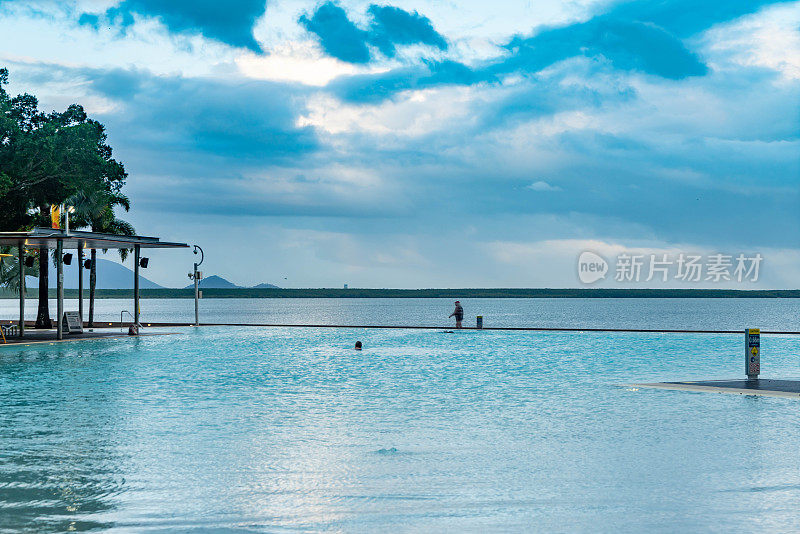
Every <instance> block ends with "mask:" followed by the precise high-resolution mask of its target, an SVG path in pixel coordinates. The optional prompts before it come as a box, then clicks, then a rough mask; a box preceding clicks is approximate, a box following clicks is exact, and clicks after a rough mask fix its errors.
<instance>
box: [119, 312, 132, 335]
mask: <svg viewBox="0 0 800 534" xmlns="http://www.w3.org/2000/svg"><path fill="white" fill-rule="evenodd" d="M126 313H127V314H128V315H130V316H131V324H133V319H134V318H133V314H132V313H131V312H129V311H128V310H122V311H121V312H119V327H120V330H123V331H124V330H125V325H123V324H122V316H123V315H124V314H126Z"/></svg>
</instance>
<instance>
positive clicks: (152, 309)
mask: <svg viewBox="0 0 800 534" xmlns="http://www.w3.org/2000/svg"><path fill="white" fill-rule="evenodd" d="M461 301H462V303H463V305H464V311H465V316H464V324H465V325H469V326H472V325H474V324H475V316H477V315H482V316H483V321H484V325H486V326H539V327H554V328H558V327H575V328H662V329H683V330H741V329H744V328H762V329H770V330H778V331H794V332H797V331H800V299H783V298H781V299H776V298H770V299H749V298H748V299H744V298H736V299H705V298H703V299H696V298H690V299H598V298H593V299H461ZM26 304H27V311H26V316H27V317H28V319H30V320H33V319H35V318H36V306H37V301H36V299H28V300H27V301H26ZM85 305H86V306H87V308H86V310H87V311H86V312H85V314H84V315H86V316H88V304H85ZM96 305H97V312H96V315H95V317H96V318H97V320H99V321H119V318H120V311H122V310H133V302H132V301H131V299H99V300H97V302H96ZM140 308H141V313H142V315H141V316H142V321H144V322H147V321H153V322H162V321H163V322H183V323H187V322H194V301H193V300H192V299H144V300H142V301H141V306H140ZM65 309H67V310H77V309H78V304H77V300H69V299H68V300H67V301H66V304H65ZM55 310H56V303H55V301H51V302H50V313H51V315H53V316H54V315H55ZM452 311H453V299H416V298H415V299H397V298H378V299H356V298H348V299H203V300H201V301H200V319H201V321H203V322H209V323H246V324H254V323H262V324H264V323H266V324H322V325H333V324H336V325H354V326H358V325H429V326H444V325H448V324H449V325H451V326H452V325H453V320H452V319H448V315H450V313H452ZM18 317H19V304H18V302H17V301H16V300H14V299H0V318H3V319H16V318H18ZM125 317H126V318H127V317H128V316H127V315H126V316H125Z"/></svg>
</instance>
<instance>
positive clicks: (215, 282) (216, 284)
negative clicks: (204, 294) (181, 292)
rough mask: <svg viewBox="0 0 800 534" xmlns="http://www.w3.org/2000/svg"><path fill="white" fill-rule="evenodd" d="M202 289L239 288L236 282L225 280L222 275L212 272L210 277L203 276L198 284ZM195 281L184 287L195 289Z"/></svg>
mask: <svg viewBox="0 0 800 534" xmlns="http://www.w3.org/2000/svg"><path fill="white" fill-rule="evenodd" d="M198 285H199V286H200V289H235V288H238V287H239V286H237V285H236V284H234V283H233V282H230V281H228V280H225V279H224V278H222V277H221V276H217V275H216V274H212V275H211V276H209V277H208V278H202V279H201V280H200V283H199V284H198ZM193 288H194V283H192V284H189V285H188V286H186V287H185V288H184V289H193Z"/></svg>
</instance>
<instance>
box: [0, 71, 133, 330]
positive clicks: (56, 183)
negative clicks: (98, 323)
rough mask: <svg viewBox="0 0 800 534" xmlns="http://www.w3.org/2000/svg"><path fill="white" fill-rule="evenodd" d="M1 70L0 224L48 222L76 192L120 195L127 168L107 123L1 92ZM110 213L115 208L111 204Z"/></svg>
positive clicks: (42, 271) (44, 316)
mask: <svg viewBox="0 0 800 534" xmlns="http://www.w3.org/2000/svg"><path fill="white" fill-rule="evenodd" d="M7 83H8V71H7V70H6V69H0V225H2V229H5V230H20V229H24V228H30V227H31V226H34V225H36V224H39V225H45V226H49V221H50V217H49V216H50V206H51V205H53V204H56V205H57V204H62V203H64V201H65V200H66V199H67V198H69V197H70V196H73V195H76V194H78V193H81V192H82V193H85V194H86V195H89V194H91V192H92V191H102V192H108V193H110V194H119V192H120V190H121V188H122V186H123V184H124V183H125V178H126V177H127V173H126V172H125V169H124V167H123V165H122V164H121V163H119V162H118V161H116V160H114V159H113V157H112V150H111V147H110V146H108V145H107V144H106V133H105V127H104V126H103V125H102V124H100V123H99V122H97V121H94V120H92V119H90V118H88V117H87V115H86V113H85V111H84V110H83V108H82V107H81V106H79V105H77V104H73V105H71V106H69V107H68V108H67V109H66V110H65V111H64V112H52V113H49V114H45V113H43V112H41V111H39V109H38V100H37V99H36V97H35V96H33V95H29V94H23V95H18V96H16V97H11V96H9V95H8V94H7V92H6V91H5V88H4V85H6V84H7ZM112 212H113V209H112ZM48 256H49V253H48V251H47V250H46V249H42V250H40V251H39V310H38V313H37V317H36V326H37V328H51V327H52V322H51V320H50V311H49V307H48V295H47V287H48V280H47V278H48V277H47V273H48V269H47V262H48Z"/></svg>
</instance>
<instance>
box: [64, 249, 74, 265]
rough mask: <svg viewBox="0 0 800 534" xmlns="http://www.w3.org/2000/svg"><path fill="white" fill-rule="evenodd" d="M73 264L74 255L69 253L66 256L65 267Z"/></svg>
mask: <svg viewBox="0 0 800 534" xmlns="http://www.w3.org/2000/svg"><path fill="white" fill-rule="evenodd" d="M71 264H72V253H71V252H67V253H66V254H64V265H71Z"/></svg>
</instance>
